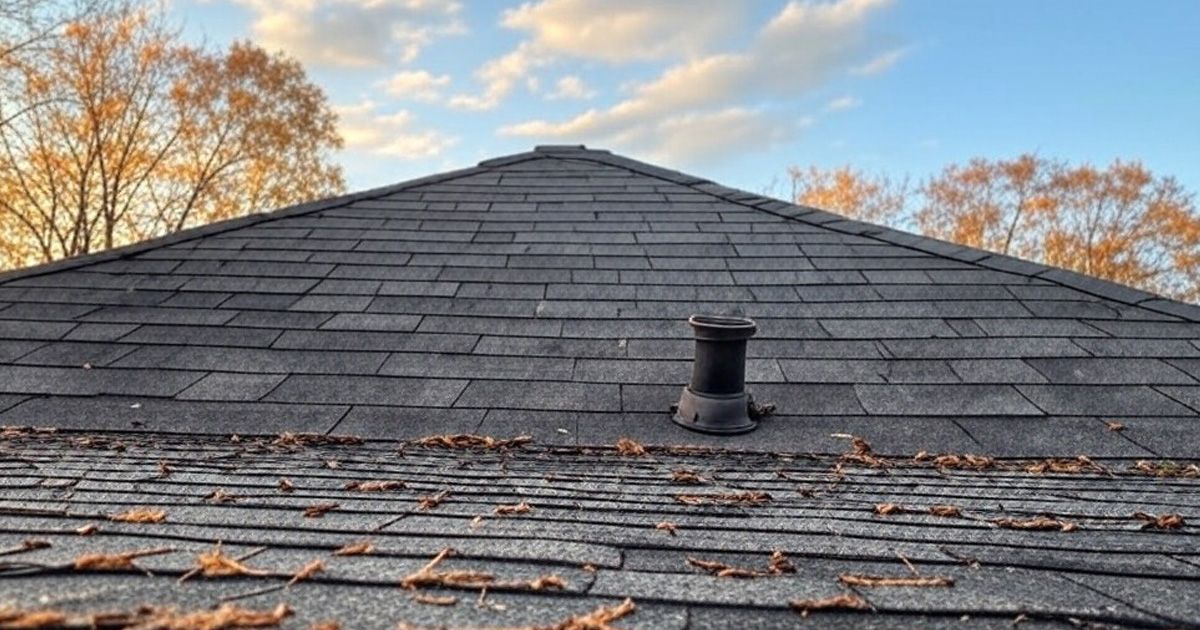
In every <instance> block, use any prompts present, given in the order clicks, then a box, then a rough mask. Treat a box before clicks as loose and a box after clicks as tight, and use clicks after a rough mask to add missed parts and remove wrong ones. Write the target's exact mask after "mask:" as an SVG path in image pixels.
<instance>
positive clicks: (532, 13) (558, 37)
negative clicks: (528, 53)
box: [501, 0, 747, 63]
mask: <svg viewBox="0 0 1200 630" xmlns="http://www.w3.org/2000/svg"><path fill="white" fill-rule="evenodd" d="M746 4H747V2H746V1H745V0H741V1H734V0H688V1H686V2H657V3H651V2H646V1H645V0H605V1H603V2H595V1H589V0H542V1H541V2H529V3H526V4H523V5H521V6H520V7H517V8H515V9H509V10H507V11H505V12H504V17H503V19H502V20H501V23H502V24H503V25H504V26H506V27H508V28H511V29H515V30H522V31H527V32H528V33H530V35H531V36H532V39H531V40H530V41H531V42H532V43H533V44H534V45H535V46H536V47H537V48H538V49H539V50H541V51H544V52H545V53H547V54H554V55H563V56H569V57H578V58H584V59H598V60H601V61H608V62H616V63H621V62H628V61H644V60H653V59H664V58H679V57H682V56H691V55H696V54H700V53H702V52H704V51H705V50H706V49H708V47H709V46H710V45H711V44H713V43H714V42H715V41H719V40H721V39H723V38H725V37H728V36H729V35H730V34H732V33H733V32H734V31H735V30H736V29H737V28H738V26H740V22H741V17H742V15H743V14H744V12H745V8H746Z"/></svg>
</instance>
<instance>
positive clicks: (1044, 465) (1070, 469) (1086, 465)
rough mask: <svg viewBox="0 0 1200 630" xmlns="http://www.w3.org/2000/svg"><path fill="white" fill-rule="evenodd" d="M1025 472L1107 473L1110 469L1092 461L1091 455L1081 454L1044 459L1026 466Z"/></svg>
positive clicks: (1036, 473)
mask: <svg viewBox="0 0 1200 630" xmlns="http://www.w3.org/2000/svg"><path fill="white" fill-rule="evenodd" d="M1025 472H1027V473H1030V474H1034V475H1040V474H1043V473H1048V472H1049V473H1058V474H1078V473H1082V472H1098V473H1107V472H1108V470H1107V469H1105V468H1104V467H1103V466H1100V465H1099V464H1097V463H1096V462H1094V461H1092V459H1091V458H1090V457H1087V456H1085V455H1080V456H1079V457H1076V458H1075V459H1044V460H1042V461H1039V462H1034V463H1033V464H1030V465H1028V466H1026V467H1025Z"/></svg>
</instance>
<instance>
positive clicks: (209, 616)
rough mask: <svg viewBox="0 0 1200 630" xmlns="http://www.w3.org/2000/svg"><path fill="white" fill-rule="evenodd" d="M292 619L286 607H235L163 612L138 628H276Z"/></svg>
mask: <svg viewBox="0 0 1200 630" xmlns="http://www.w3.org/2000/svg"><path fill="white" fill-rule="evenodd" d="M291 615H292V609H291V608H290V607H289V606H288V605H287V604H283V603H281V604H279V605H277V606H275V608H274V609H273V610H269V611H268V610H252V609H248V608H241V607H238V606H236V605H234V604H229V603H226V604H221V606H220V607H219V608H217V609H216V610H203V611H197V612H191V613H175V612H172V611H163V612H161V613H159V614H157V615H156V616H154V617H152V618H151V619H148V620H146V621H145V622H143V623H142V624H141V625H139V626H138V627H145V628H166V629H167V630H184V629H187V628H201V629H203V630H224V629H226V628H274V627H277V626H278V625H279V624H281V623H283V620H284V619H286V618H288V617H289V616H291Z"/></svg>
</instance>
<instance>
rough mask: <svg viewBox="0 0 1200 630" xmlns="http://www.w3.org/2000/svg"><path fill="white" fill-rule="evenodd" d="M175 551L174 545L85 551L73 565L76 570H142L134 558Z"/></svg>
mask: <svg viewBox="0 0 1200 630" xmlns="http://www.w3.org/2000/svg"><path fill="white" fill-rule="evenodd" d="M173 551H175V549H174V548H172V547H159V548H156V549H139V550H136V551H126V552H124V553H85V554H82V555H80V556H78V557H76V558H75V562H73V563H72V565H71V566H72V567H73V568H74V569H75V570H76V571H130V570H137V571H140V570H141V568H140V567H138V566H137V565H136V564H134V562H133V561H134V560H137V559H138V558H145V557H146V556H159V555H162V554H164V553H171V552H173Z"/></svg>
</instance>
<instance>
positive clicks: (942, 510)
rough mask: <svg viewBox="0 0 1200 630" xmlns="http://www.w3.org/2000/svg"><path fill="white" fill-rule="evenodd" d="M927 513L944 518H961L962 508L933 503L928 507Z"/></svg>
mask: <svg viewBox="0 0 1200 630" xmlns="http://www.w3.org/2000/svg"><path fill="white" fill-rule="evenodd" d="M929 513H930V514H932V515H934V516H941V517H945V518H962V510H961V509H959V508H958V507H957V506H954V505H934V506H931V507H930V508H929Z"/></svg>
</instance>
